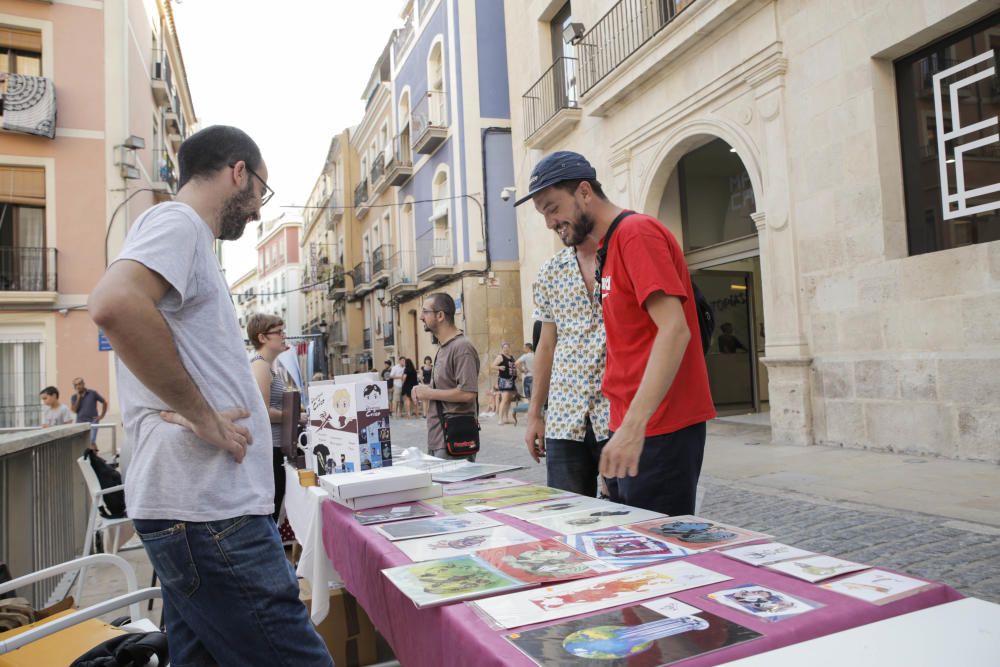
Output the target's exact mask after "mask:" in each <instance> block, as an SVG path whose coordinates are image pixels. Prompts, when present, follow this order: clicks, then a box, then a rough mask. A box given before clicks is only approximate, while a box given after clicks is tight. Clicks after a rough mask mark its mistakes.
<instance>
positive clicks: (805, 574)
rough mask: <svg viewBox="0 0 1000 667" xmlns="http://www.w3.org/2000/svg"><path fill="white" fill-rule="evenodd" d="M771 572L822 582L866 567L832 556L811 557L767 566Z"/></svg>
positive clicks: (866, 567)
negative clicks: (775, 571)
mask: <svg viewBox="0 0 1000 667" xmlns="http://www.w3.org/2000/svg"><path fill="white" fill-rule="evenodd" d="M767 567H768V568H769V569H771V570H777V571H778V572H783V573H785V574H790V575H791V576H793V577H797V578H799V579H804V580H805V581H809V582H817V581H822V580H823V579H829V578H830V577H836V576H837V575H838V574H847V573H848V572H857V571H858V570H867V569H868V566H867V565H862V564H860V563H853V562H851V561H849V560H842V559H840V558H834V557H833V556H813V557H812V558H797V559H795V560H788V561H784V562H781V563H772V564H770V565H768V566H767Z"/></svg>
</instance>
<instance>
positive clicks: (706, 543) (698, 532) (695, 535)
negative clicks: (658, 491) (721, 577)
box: [627, 516, 768, 552]
mask: <svg viewBox="0 0 1000 667" xmlns="http://www.w3.org/2000/svg"><path fill="white" fill-rule="evenodd" d="M627 527H628V528H630V529H632V530H637V531H639V532H643V533H646V534H647V535H652V536H653V537H657V538H661V539H663V540H665V541H667V542H669V543H671V544H676V545H677V546H680V547H684V548H685V549H689V550H690V551H692V552H696V551H705V550H707V549H718V548H719V547H722V546H726V545H730V544H738V543H740V542H750V541H752V540H759V539H761V538H765V537H768V535H764V534H762V533H755V532H753V531H750V530H744V529H742V528H735V527H733V526H727V525H725V524H721V523H715V522H713V521H707V520H705V519H702V518H700V517H696V516H676V517H670V518H669V519H662V520H660V519H658V520H655V521H643V522H642V523H634V524H629V525H628V526H627Z"/></svg>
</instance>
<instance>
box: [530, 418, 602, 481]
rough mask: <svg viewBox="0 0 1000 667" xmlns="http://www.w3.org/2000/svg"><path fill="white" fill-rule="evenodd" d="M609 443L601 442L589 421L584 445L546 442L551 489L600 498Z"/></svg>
mask: <svg viewBox="0 0 1000 667" xmlns="http://www.w3.org/2000/svg"><path fill="white" fill-rule="evenodd" d="M607 442H608V441H607V440H598V439H597V436H595V435H594V429H593V427H591V425H590V420H589V419H588V420H587V434H586V435H585V436H584V441H583V442H579V441H577V440H560V439H557V438H545V470H546V474H547V478H548V479H547V483H548V485H549V486H551V487H553V488H556V489H562V490H563V491H572V492H573V493H578V494H580V495H581V496H589V497H591V498H593V497H595V496H596V495H597V475H598V470H599V468H600V464H601V450H602V449H604V445H605V444H607Z"/></svg>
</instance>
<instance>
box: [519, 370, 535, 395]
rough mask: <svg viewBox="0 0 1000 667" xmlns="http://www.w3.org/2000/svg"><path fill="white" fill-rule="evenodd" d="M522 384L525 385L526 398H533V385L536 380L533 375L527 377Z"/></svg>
mask: <svg viewBox="0 0 1000 667" xmlns="http://www.w3.org/2000/svg"><path fill="white" fill-rule="evenodd" d="M522 382H523V383H524V397H525V398H531V385H533V384H534V383H535V378H534V377H532V376H531V375H526V376H524V380H523V381H522Z"/></svg>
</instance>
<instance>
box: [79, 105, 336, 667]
mask: <svg viewBox="0 0 1000 667" xmlns="http://www.w3.org/2000/svg"><path fill="white" fill-rule="evenodd" d="M178 164H179V167H180V178H179V180H178V184H179V188H180V189H179V190H178V191H177V194H176V195H175V196H174V200H173V201H170V202H165V203H162V204H158V205H156V206H154V207H152V208H150V209H149V210H147V211H146V212H145V213H143V214H142V215H140V216H139V218H138V219H137V220H136V221H135V222H134V223H133V224H132V226H131V227H130V228H129V230H128V236H127V238H126V239H125V244H124V245H123V247H122V250H121V254H120V255H119V256H118V258H117V259H116V260H115V261H114V262H113V263H112V264H111V266H109V267H108V269H107V271H106V272H105V274H104V276H103V277H102V278H101V279H100V281H99V282H98V283H97V286H96V287H94V290H93V291H92V292H91V294H90V299H89V303H88V308H89V311H90V315H91V317H92V318H93V319H94V322H95V323H96V324H97V325H98V326H100V327H101V328H102V329H104V332H105V333H106V334H107V337H108V339H109V340H110V341H111V344H112V345H113V346H114V349H115V352H116V354H117V356H118V362H119V363H118V387H119V388H120V396H121V398H120V400H121V407H122V421H123V422H124V424H125V432H126V438H125V443H126V444H125V446H126V447H127V448H128V450H129V453H130V455H131V462H130V464H129V469H128V474H127V475H126V476H125V497H126V504H127V506H128V514H129V517H130V518H131V519H132V522H133V524H134V526H135V530H136V532H137V533H138V534H139V537H140V538H141V539H142V542H143V546H144V547H145V549H146V553H147V554H148V555H149V559H150V561H151V562H152V565H153V569H154V570H155V571H156V574H157V575H158V577H159V579H160V588H161V590H162V595H163V620H164V622H165V624H166V634H167V642H168V643H169V645H170V659H171V663H172V664H175V665H215V664H221V665H296V666H298V665H301V666H302V667H332V665H333V661H332V660H331V658H330V653H329V651H328V650H327V648H326V645H325V644H324V643H323V640H322V639H321V638H320V636H319V635H318V634H317V632H316V630H315V628H314V627H313V624H312V622H310V620H309V612H308V611H307V610H306V607H305V606H304V605H303V604H302V602H301V600H300V599H299V586H298V582H297V581H296V578H295V570H294V569H293V568H292V566H291V563H289V562H288V559H287V558H286V556H285V550H284V548H283V547H282V546H281V538H280V537H279V535H278V527H277V526H276V525H275V523H274V520H273V519H272V518H271V514H272V512H274V479H273V472H272V470H271V465H270V464H271V461H272V455H271V447H269V446H268V445H269V444H270V440H271V428H270V424H269V419H268V411H267V407H266V404H265V402H264V401H263V400H262V399H261V393H260V389H259V388H258V386H257V383H256V382H255V381H254V376H253V373H252V372H251V370H250V364H249V363H247V357H246V352H245V349H246V348H245V347H244V344H243V332H242V331H241V330H240V326H239V323H238V322H237V320H236V313H235V311H234V310H233V302H232V296H231V295H230V293H229V286H228V285H227V284H226V280H225V277H224V274H223V272H222V268H221V267H220V266H219V259H218V255H217V254H216V247H217V246H216V243H217V240H219V239H221V240H235V239H238V238H239V237H240V236H242V235H243V230H244V228H245V227H246V225H247V224H248V223H250V222H251V221H252V220H259V219H260V209H261V206H263V205H264V204H265V203H266V201H267V200H268V199H270V197H271V194H272V193H271V192H270V188H269V187H268V186H267V182H266V179H267V177H268V172H267V165H266V164H265V163H264V160H263V159H262V158H261V154H260V149H259V148H258V147H257V144H256V143H255V142H254V141H253V140H252V139H251V138H250V137H249V136H248V135H247V134H246V133H245V132H243V131H241V130H239V129H237V128H235V127H228V126H222V125H213V126H211V127H207V128H205V129H203V130H200V131H198V132H196V133H194V134H193V135H191V136H190V137H188V138H187V139H186V140H185V141H184V143H183V144H181V147H180V153H179V155H178Z"/></svg>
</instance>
